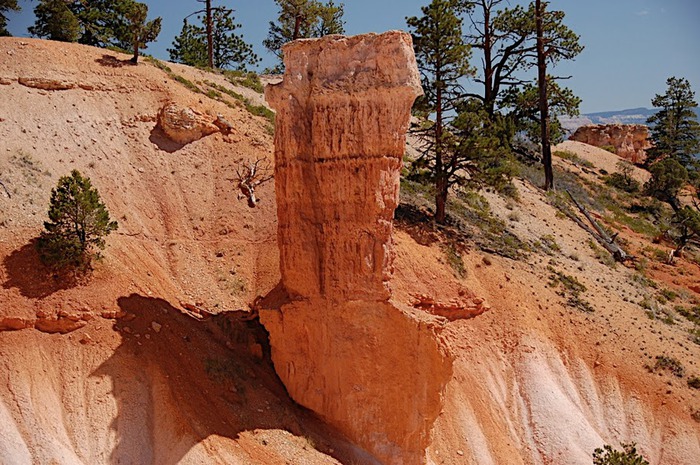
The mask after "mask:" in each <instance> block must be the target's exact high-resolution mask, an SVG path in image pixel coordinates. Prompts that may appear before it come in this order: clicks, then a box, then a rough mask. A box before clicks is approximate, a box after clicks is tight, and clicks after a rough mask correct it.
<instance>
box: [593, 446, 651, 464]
mask: <svg viewBox="0 0 700 465" xmlns="http://www.w3.org/2000/svg"><path fill="white" fill-rule="evenodd" d="M593 465H649V462H647V461H646V460H645V459H644V457H643V456H642V455H640V454H638V453H637V446H636V444H622V451H618V450H615V449H613V448H612V446H610V445H605V446H603V448H602V449H600V448H599V449H596V450H595V451H594V452H593Z"/></svg>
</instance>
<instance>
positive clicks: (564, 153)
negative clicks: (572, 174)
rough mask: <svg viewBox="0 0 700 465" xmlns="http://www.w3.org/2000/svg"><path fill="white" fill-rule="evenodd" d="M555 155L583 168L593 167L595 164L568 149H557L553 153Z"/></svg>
mask: <svg viewBox="0 0 700 465" xmlns="http://www.w3.org/2000/svg"><path fill="white" fill-rule="evenodd" d="M553 155H554V156H555V157H559V158H561V159H562V160H568V161H570V162H571V163H573V164H574V165H576V166H582V167H584V168H589V169H593V168H595V166H594V165H593V163H591V162H590V161H588V160H584V159H583V158H581V157H579V156H578V155H576V154H575V153H573V152H570V151H568V150H557V151H555V152H554V153H553Z"/></svg>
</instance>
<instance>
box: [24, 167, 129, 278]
mask: <svg viewBox="0 0 700 465" xmlns="http://www.w3.org/2000/svg"><path fill="white" fill-rule="evenodd" d="M48 215H49V221H46V222H45V223H44V228H45V231H43V232H42V233H41V236H40V237H39V240H38V241H37V250H38V252H39V256H40V257H41V260H42V262H44V263H45V264H46V265H48V266H49V267H51V268H53V269H54V270H56V271H60V270H63V269H75V270H77V271H83V272H84V271H87V270H88V269H89V268H90V264H91V262H92V259H93V258H95V257H98V256H99V253H98V252H97V250H103V249H104V248H105V237H107V236H108V235H109V234H110V233H111V232H112V231H114V230H116V229H117V222H116V221H111V220H110V218H109V213H108V211H107V208H106V207H105V205H104V204H103V203H102V201H101V200H100V194H99V193H98V192H97V189H95V188H93V187H92V183H91V182H90V179H89V178H87V177H85V178H84V177H83V176H82V175H81V174H80V172H79V171H78V170H73V171H72V172H71V174H70V176H63V177H61V178H60V179H59V180H58V185H57V186H56V188H54V189H52V190H51V201H50V203H49V213H48Z"/></svg>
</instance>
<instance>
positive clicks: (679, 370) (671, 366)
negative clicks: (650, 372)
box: [654, 355, 685, 378]
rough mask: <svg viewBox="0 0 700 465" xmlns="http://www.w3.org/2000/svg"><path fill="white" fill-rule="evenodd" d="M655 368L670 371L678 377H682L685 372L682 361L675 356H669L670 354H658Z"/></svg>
mask: <svg viewBox="0 0 700 465" xmlns="http://www.w3.org/2000/svg"><path fill="white" fill-rule="evenodd" d="M654 369H661V370H666V371H670V372H671V374H673V375H674V376H676V377H678V378H682V377H683V375H684V374H685V368H683V365H681V362H679V361H678V360H677V359H675V358H673V357H669V356H668V355H657V356H656V363H655V364H654Z"/></svg>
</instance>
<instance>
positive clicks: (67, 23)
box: [28, 0, 80, 42]
mask: <svg viewBox="0 0 700 465" xmlns="http://www.w3.org/2000/svg"><path fill="white" fill-rule="evenodd" d="M34 15H35V16H36V21H34V25H33V26H29V28H28V30H29V33H30V34H31V35H33V36H36V37H41V38H43V39H49V40H60V41H62V42H77V41H78V38H80V23H79V22H78V18H76V17H75V15H74V14H73V12H72V11H71V10H70V8H68V4H67V3H66V1H65V0H40V1H39V3H38V4H37V6H36V8H34Z"/></svg>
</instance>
